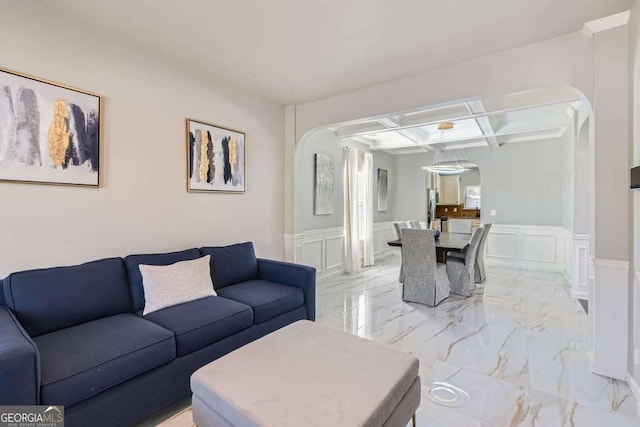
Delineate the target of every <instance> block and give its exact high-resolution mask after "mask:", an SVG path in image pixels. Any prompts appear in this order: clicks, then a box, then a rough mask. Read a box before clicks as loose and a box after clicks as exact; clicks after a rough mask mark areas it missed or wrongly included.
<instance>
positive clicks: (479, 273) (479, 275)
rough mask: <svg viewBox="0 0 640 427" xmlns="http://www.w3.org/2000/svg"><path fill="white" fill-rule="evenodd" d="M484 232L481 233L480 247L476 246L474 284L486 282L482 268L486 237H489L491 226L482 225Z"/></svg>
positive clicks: (485, 273)
mask: <svg viewBox="0 0 640 427" xmlns="http://www.w3.org/2000/svg"><path fill="white" fill-rule="evenodd" d="M483 225H484V232H483V233H482V238H481V239H480V246H478V253H477V254H476V265H475V279H476V283H484V282H485V280H487V271H486V270H485V268H484V249H485V247H486V246H487V236H488V235H489V231H490V230H491V224H490V223H489V224H483Z"/></svg>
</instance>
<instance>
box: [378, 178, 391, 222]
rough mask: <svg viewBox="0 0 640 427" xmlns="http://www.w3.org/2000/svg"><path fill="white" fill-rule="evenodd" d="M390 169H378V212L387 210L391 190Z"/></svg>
mask: <svg viewBox="0 0 640 427" xmlns="http://www.w3.org/2000/svg"><path fill="white" fill-rule="evenodd" d="M388 180H389V171H387V170H386V169H378V212H385V211H386V210H387V197H388V191H389V183H388Z"/></svg>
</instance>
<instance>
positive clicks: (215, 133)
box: [187, 119, 247, 193]
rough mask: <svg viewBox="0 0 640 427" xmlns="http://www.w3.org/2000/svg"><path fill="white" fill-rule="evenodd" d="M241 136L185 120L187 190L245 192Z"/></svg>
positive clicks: (230, 130) (243, 147) (241, 134)
mask: <svg viewBox="0 0 640 427" xmlns="http://www.w3.org/2000/svg"><path fill="white" fill-rule="evenodd" d="M245 156H246V152H245V134H244V133H243V132H239V131H236V130H232V129H227V128H223V127H220V126H216V125H212V124H209V123H204V122H200V121H197V120H193V119H187V191H190V192H194V191H218V192H226V193H244V192H246V191H247V173H246V172H247V171H246V164H245Z"/></svg>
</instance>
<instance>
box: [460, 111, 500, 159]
mask: <svg viewBox="0 0 640 427" xmlns="http://www.w3.org/2000/svg"><path fill="white" fill-rule="evenodd" d="M465 104H466V105H467V108H469V112H470V113H472V114H475V113H486V112H487V110H486V109H485V108H484V104H483V103H482V100H481V99H476V100H473V101H469V102H466V103H465ZM475 121H476V123H477V124H478V126H479V127H480V130H481V131H482V133H484V134H485V135H487V134H493V133H495V131H496V130H495V128H494V126H493V123H492V121H491V117H488V116H483V117H476V118H475ZM486 140H487V145H488V146H489V147H490V148H499V147H500V143H499V142H498V138H496V137H495V136H488V137H487V138H486Z"/></svg>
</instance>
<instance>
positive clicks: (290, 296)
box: [218, 279, 304, 323]
mask: <svg viewBox="0 0 640 427" xmlns="http://www.w3.org/2000/svg"><path fill="white" fill-rule="evenodd" d="M218 295H220V296H221V297H224V298H229V299H232V300H235V301H239V302H241V303H244V304H247V305H250V306H251V308H253V321H254V323H262V322H266V321H267V320H269V319H273V318H274V317H276V316H279V315H281V314H284V313H286V312H288V311H291V310H293V309H295V308H298V307H300V306H301V305H303V304H304V295H303V293H302V289H300V288H295V287H293V286H287V285H281V284H279V283H274V282H269V281H267V280H259V279H258V280H249V281H247V282H244V283H238V284H237V285H231V286H225V287H224V288H222V289H219V290H218Z"/></svg>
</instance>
